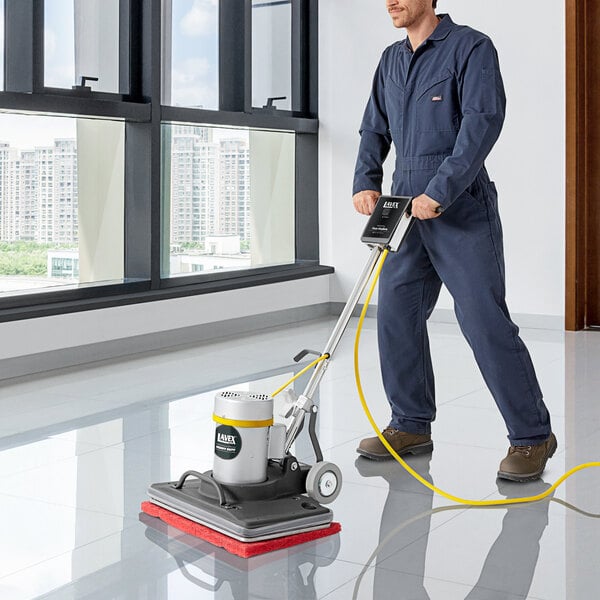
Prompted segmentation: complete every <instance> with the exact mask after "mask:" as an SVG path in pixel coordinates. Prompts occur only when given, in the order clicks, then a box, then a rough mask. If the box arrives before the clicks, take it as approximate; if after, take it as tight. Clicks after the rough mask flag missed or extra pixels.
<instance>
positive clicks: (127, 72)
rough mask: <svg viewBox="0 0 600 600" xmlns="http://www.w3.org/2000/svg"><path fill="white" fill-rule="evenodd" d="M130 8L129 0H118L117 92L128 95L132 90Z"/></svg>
mask: <svg viewBox="0 0 600 600" xmlns="http://www.w3.org/2000/svg"><path fill="white" fill-rule="evenodd" d="M132 8H133V6H132V2H131V0H119V93H120V94H124V95H129V94H130V93H131V91H132V90H131V79H132V77H131V75H132V73H131V70H132V65H133V61H132V60H131V54H133V52H132V47H131V46H132V44H131V41H132V40H131V37H132V36H131V34H132V31H133V30H132V27H131V25H132V23H131V18H132V17H133V16H134V15H132V14H131V13H132Z"/></svg>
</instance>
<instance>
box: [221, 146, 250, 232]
mask: <svg viewBox="0 0 600 600" xmlns="http://www.w3.org/2000/svg"><path fill="white" fill-rule="evenodd" d="M219 188H220V189H219V192H220V193H219V205H218V212H217V223H216V225H217V227H216V230H217V231H216V232H217V233H219V234H221V235H227V234H230V235H239V236H240V239H241V240H242V241H248V240H249V239H250V154H249V150H248V143H247V142H246V141H245V140H243V139H225V140H221V142H220V149H219Z"/></svg>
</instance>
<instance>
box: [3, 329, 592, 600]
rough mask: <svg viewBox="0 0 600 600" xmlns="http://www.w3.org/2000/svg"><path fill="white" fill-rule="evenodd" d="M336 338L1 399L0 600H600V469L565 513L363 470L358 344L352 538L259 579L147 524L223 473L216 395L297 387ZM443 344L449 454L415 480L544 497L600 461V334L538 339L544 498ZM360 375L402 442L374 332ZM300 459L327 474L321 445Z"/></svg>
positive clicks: (437, 434) (347, 416)
mask: <svg viewBox="0 0 600 600" xmlns="http://www.w3.org/2000/svg"><path fill="white" fill-rule="evenodd" d="M332 325H333V321H332V320H330V319H325V320H320V321H313V322H308V323H302V324H300V325H296V326H290V327H280V328H276V329H271V330H265V331H262V332H259V333H257V334H254V335H247V336H243V337H241V338H239V339H237V338H229V339H226V340H220V341H217V342H214V343H211V344H206V345H202V346H195V347H192V346H187V347H181V348H177V349H173V350H171V351H168V352H162V353H153V354H146V355H139V356H136V357H132V358H131V359H129V360H119V361H108V362H103V363H98V364H95V365H90V366H88V367H85V368H77V369H66V370H62V371H55V372H51V373H48V374H46V375H43V376H36V377H33V378H28V379H19V380H13V381H10V382H5V383H4V384H2V385H1V386H0V395H1V399H0V414H2V420H1V421H0V476H1V477H0V515H2V518H3V525H2V528H1V531H2V533H1V535H0V598H2V599H6V600H21V599H25V598H48V599H61V600H62V599H65V600H66V599H76V598H78V599H79V598H81V599H83V598H86V599H96V598H97V599H102V600H108V599H123V600H129V599H136V600H144V599H155V600H161V599H167V598H168V599H171V600H187V599H192V598H193V599H194V600H197V599H200V598H215V599H219V600H225V599H235V600H238V599H259V598H260V599H264V598H270V599H276V600H282V599H290V600H292V599H299V598H302V599H305V598H306V599H314V598H326V599H327V600H348V599H350V598H360V599H373V598H375V599H377V600H380V599H381V600H384V599H385V600H388V599H392V598H397V599H402V600H406V599H425V598H431V599H441V600H453V599H466V598H468V599H469V600H472V599H490V600H491V599H494V600H495V599H516V598H531V599H539V600H563V599H568V600H580V599H581V600H588V599H591V598H596V597H598V576H599V574H600V519H598V518H597V517H595V516H594V515H593V514H590V513H600V469H593V470H588V471H584V472H581V473H579V474H577V475H575V476H574V477H573V478H572V479H571V480H569V481H568V482H567V483H566V484H565V485H563V486H562V487H561V488H560V489H559V490H558V491H557V492H556V493H555V497H554V499H553V500H552V501H544V502H540V503H537V504H534V505H523V506H514V507H512V508H509V509H506V508H502V509H467V508H465V507H463V506H449V505H448V503H447V502H446V501H445V500H443V499H440V498H438V497H433V495H432V494H431V493H430V492H429V491H428V490H427V489H425V488H423V487H422V486H421V485H420V484H418V483H417V482H416V481H415V480H413V479H412V478H411V477H410V476H408V475H407V474H406V473H405V472H404V471H403V470H402V469H401V468H400V467H399V466H398V465H396V464H395V463H389V462H385V463H371V462H369V461H366V460H364V459H362V458H357V455H356V453H355V448H356V445H357V442H358V440H359V439H360V438H361V437H363V436H365V435H366V434H369V433H370V431H369V425H368V423H367V420H366V418H365V417H364V415H363V413H362V410H361V408H360V405H359V403H358V399H357V394H356V391H355V386H354V381H353V370H352V344H353V331H352V328H351V329H350V330H349V332H348V334H347V335H346V337H345V338H344V340H343V341H342V344H341V346H340V348H339V350H338V353H337V354H336V355H335V359H334V361H332V364H331V366H330V369H329V370H328V372H327V375H326V377H325V379H324V380H323V383H322V385H321V388H320V393H319V398H318V402H319V405H320V417H319V426H318V429H319V438H320V442H321V445H322V447H323V450H324V454H325V458H326V460H331V461H333V462H335V463H336V464H337V465H339V467H340V468H341V470H342V472H343V476H344V485H343V489H342V492H341V495H340V497H339V498H338V499H337V500H336V501H335V502H334V503H333V505H332V508H333V510H334V513H335V519H336V520H338V521H340V522H341V524H342V528H343V529H342V532H341V533H340V534H339V535H336V536H333V537H330V538H328V539H325V540H322V541H319V542H313V543H309V544H305V545H303V546H299V547H296V548H294V549H292V550H288V551H279V552H275V553H272V554H267V555H263V556H259V557H255V558H252V559H250V560H242V559H238V558H237V557H235V556H231V555H228V554H226V553H225V552H223V551H219V550H217V549H215V548H213V547H211V546H209V545H208V544H206V543H204V542H202V541H200V540H197V539H194V538H191V537H189V536H185V535H182V534H177V532H175V531H173V530H171V531H170V532H169V533H170V535H167V532H165V530H164V528H163V527H161V526H160V525H158V524H156V523H153V522H152V521H150V522H148V520H147V519H143V518H140V515H139V506H140V502H141V501H142V500H144V498H145V491H146V488H147V486H148V484H149V483H151V482H156V481H165V480H170V479H174V478H177V477H178V476H179V475H180V474H181V472H183V471H184V470H187V469H190V468H194V469H197V470H207V469H210V468H211V466H212V455H211V452H212V441H213V423H212V421H211V414H212V402H213V397H214V394H215V391H216V390H219V389H223V388H227V389H232V388H236V389H251V390H256V391H260V392H270V391H272V390H274V389H275V388H276V387H278V385H279V384H281V383H282V382H283V381H285V380H286V379H287V378H288V377H289V376H290V375H291V374H292V373H293V371H294V369H297V368H298V367H297V366H296V365H295V364H294V363H293V362H292V360H291V358H290V357H292V356H293V355H294V354H296V352H297V351H298V350H299V349H301V348H305V347H308V348H319V347H322V346H323V345H324V343H325V341H326V339H327V337H328V334H329V332H330V330H331V327H332ZM353 325H355V323H354V324H353ZM430 333H431V342H432V352H433V355H434V362H435V366H436V376H437V379H436V383H437V389H438V404H439V411H438V418H437V420H436V422H435V424H434V441H435V450H434V452H433V455H432V456H430V457H429V456H427V457H419V458H418V459H413V460H412V461H411V462H412V464H413V466H415V468H416V469H417V470H418V471H419V472H420V473H422V474H423V475H424V476H425V477H427V478H429V479H430V480H432V481H433V482H435V484H436V485H438V486H440V487H442V488H444V489H447V490H449V491H452V492H454V493H457V494H460V495H464V496H467V497H471V498H476V499H481V498H493V497H502V496H515V495H521V494H527V495H529V494H533V493H536V492H538V491H540V490H542V489H545V488H546V487H547V486H548V483H549V482H553V481H554V480H556V479H557V478H558V477H559V476H560V475H561V474H562V473H563V472H564V470H565V469H566V468H568V467H571V466H573V465H575V464H577V463H580V462H583V461H589V460H600V402H599V401H598V387H599V386H600V369H598V365H599V364H600V332H581V333H576V334H573V333H567V334H565V333H562V332H556V331H541V330H538V331H534V330H525V331H523V332H522V333H523V337H524V339H525V340H526V342H527V344H528V346H529V348H530V351H531V353H532V356H533V359H534V362H535V365H536V368H537V372H538V376H539V378H540V381H541V384H542V387H543V389H544V391H545V395H546V400H547V403H548V406H549V408H550V411H551V413H552V418H553V425H554V430H555V431H556V433H557V437H558V439H559V450H558V452H557V454H556V455H555V457H554V458H553V459H552V460H551V461H550V462H549V465H548V469H547V471H546V473H545V475H544V481H543V482H537V483H533V484H527V485H518V484H509V483H504V484H500V483H498V482H497V481H496V476H495V474H496V470H497V466H498V462H499V460H500V459H501V458H502V457H503V455H504V453H505V452H506V446H507V442H506V438H505V431H504V427H503V423H502V421H501V419H500V417H499V415H498V412H497V411H496V409H495V407H494V405H493V402H492V400H491V398H490V395H489V393H488V392H487V390H486V388H485V386H484V384H483V381H482V379H481V376H480V375H479V373H478V371H477V369H476V367H475V364H474V361H473V358H472V356H471V353H470V351H469V349H468V347H467V346H466V344H465V342H464V340H463V338H462V336H461V335H460V333H459V332H458V329H457V328H456V327H454V326H453V325H447V324H439V323H438V324H436V323H434V324H432V325H431V328H430ZM361 357H362V359H361V360H362V366H361V370H362V375H363V384H364V387H365V390H366V394H367V397H368V399H369V402H370V404H371V407H372V410H373V413H374V416H375V418H376V419H377V421H378V422H379V423H381V424H382V425H384V424H385V422H386V417H387V407H386V403H385V400H384V399H383V394H382V389H381V382H380V378H379V371H378V365H377V355H376V339H375V331H374V325H373V322H372V321H368V322H367V325H366V329H365V331H364V333H363V341H362V345H361ZM302 386H303V382H302V381H299V382H298V384H297V387H298V388H300V389H301V388H302ZM280 408H281V407H278V410H279V409H280ZM295 452H296V454H297V456H298V457H300V458H303V459H304V460H306V461H307V462H312V461H313V458H312V453H311V446H310V443H309V442H308V436H305V435H304V434H303V435H302V436H301V437H300V439H299V440H298V442H297V443H296V448H295ZM565 503H568V504H565Z"/></svg>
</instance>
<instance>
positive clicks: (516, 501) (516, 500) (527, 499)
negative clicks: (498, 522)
mask: <svg viewBox="0 0 600 600" xmlns="http://www.w3.org/2000/svg"><path fill="white" fill-rule="evenodd" d="M387 255H388V251H387V250H384V251H383V253H382V255H381V259H380V261H379V265H378V266H377V269H376V271H375V276H374V277H373V282H372V283H371V287H370V288H369V292H368V294H367V297H366V299H365V304H364V306H363V309H362V312H361V314H360V318H359V320H358V327H357V330H356V338H355V341H354V376H355V378H356V388H357V390H358V395H359V397H360V403H361V404H362V407H363V410H364V411H365V414H366V415H367V418H368V419H369V423H371V427H373V431H375V433H376V434H377V437H378V438H379V439H380V440H381V443H382V444H383V445H384V446H385V447H386V448H387V450H388V452H389V453H390V454H391V455H392V456H393V457H394V458H395V459H396V460H397V461H398V462H399V463H400V464H401V465H402V466H403V467H404V468H405V469H406V470H407V471H408V472H409V473H410V474H411V475H412V476H413V477H414V478H415V479H417V480H418V481H420V482H421V483H422V484H423V485H424V486H425V487H427V488H429V489H430V490H432V491H433V492H435V493H436V494H439V495H440V496H443V497H444V498H447V499H448V500H451V501H452V502H458V503H459V504H467V505H469V506H500V505H503V504H521V503H523V502H537V501H538V500H543V499H544V498H547V497H548V496H549V495H550V494H552V492H553V491H554V490H555V489H556V488H557V487H558V486H559V485H561V483H563V481H565V480H566V479H567V478H568V477H570V476H571V475H573V474H574V473H577V471H581V470H583V469H587V468H590V467H600V462H588V463H583V464H581V465H577V466H576V467H573V468H572V469H570V470H569V471H567V472H566V473H565V474H564V475H563V476H562V477H560V478H559V479H558V480H557V481H556V483H554V484H553V485H551V486H550V487H549V488H548V489H547V490H546V491H545V492H543V493H541V494H538V495H537V496H526V497H523V498H503V499H498V500H467V499H465V498H460V497H459V496H454V495H453V494H448V493H447V492H445V491H444V490H441V489H440V488H438V487H436V486H435V485H432V484H431V483H429V481H427V480H426V479H424V478H423V477H421V475H419V473H417V472H416V471H415V470H414V469H413V468H411V467H410V466H409V465H408V464H407V463H406V461H404V460H403V459H402V457H401V456H400V455H399V454H398V453H397V452H396V451H395V450H394V449H393V448H392V447H391V445H390V444H389V442H388V441H387V440H386V439H385V438H384V437H383V435H382V434H381V432H380V430H379V427H378V426H377V423H375V420H374V419H373V416H372V415H371V411H370V410H369V407H368V406H367V402H366V400H365V395H364V393H363V389H362V384H361V381H360V373H359V369H358V345H359V341H360V334H361V331H362V326H363V321H364V320H365V316H366V314H367V308H368V306H369V302H370V301H371V296H372V295H373V292H374V291H375V286H376V285H377V280H378V279H379V275H380V273H381V269H382V268H383V263H384V262H385V259H386V258H387Z"/></svg>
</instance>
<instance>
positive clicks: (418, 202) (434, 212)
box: [412, 194, 442, 221]
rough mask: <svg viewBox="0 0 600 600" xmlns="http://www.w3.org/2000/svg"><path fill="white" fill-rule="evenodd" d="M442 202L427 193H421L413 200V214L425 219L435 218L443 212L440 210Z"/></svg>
mask: <svg viewBox="0 0 600 600" xmlns="http://www.w3.org/2000/svg"><path fill="white" fill-rule="evenodd" d="M440 206H441V204H440V203H439V202H436V201H435V200H434V199H433V198H430V197H429V196H427V195H426V194H421V195H420V196H417V197H415V198H413V201H412V216H413V217H415V218H417V219H420V220H421V221H424V220H425V219H435V218H436V217H439V216H440V215H441V214H442V211H441V210H438V209H439V207H440Z"/></svg>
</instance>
